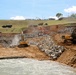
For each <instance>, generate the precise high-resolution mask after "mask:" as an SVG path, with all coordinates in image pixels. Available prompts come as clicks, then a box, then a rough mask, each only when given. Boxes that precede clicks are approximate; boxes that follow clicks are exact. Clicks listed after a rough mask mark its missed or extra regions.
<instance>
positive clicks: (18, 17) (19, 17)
mask: <svg viewBox="0 0 76 75" xmlns="http://www.w3.org/2000/svg"><path fill="white" fill-rule="evenodd" d="M10 19H12V20H25V17H23V16H15V17H11V18H10Z"/></svg>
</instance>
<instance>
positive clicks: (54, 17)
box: [49, 16, 58, 20]
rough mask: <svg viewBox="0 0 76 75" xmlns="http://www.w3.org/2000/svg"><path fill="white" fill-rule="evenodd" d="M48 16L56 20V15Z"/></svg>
mask: <svg viewBox="0 0 76 75" xmlns="http://www.w3.org/2000/svg"><path fill="white" fill-rule="evenodd" d="M49 18H53V19H55V20H58V18H57V17H56V16H50V17H49Z"/></svg>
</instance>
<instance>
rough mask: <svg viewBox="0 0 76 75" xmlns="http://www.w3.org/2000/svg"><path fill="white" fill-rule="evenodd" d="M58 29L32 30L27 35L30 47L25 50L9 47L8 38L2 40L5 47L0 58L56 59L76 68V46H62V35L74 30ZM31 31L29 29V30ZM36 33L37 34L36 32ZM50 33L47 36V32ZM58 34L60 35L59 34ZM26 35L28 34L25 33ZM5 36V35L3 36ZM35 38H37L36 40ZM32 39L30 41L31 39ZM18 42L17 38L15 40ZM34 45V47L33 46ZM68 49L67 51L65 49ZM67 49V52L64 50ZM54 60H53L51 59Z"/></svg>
mask: <svg viewBox="0 0 76 75" xmlns="http://www.w3.org/2000/svg"><path fill="white" fill-rule="evenodd" d="M56 28H58V27H57V26H56V27H52V28H51V27H49V28H47V29H46V27H45V28H42V27H40V28H37V29H38V30H37V29H36V30H35V28H34V31H32V30H33V29H32V28H31V31H30V33H29V31H27V32H28V35H27V37H26V38H27V41H28V42H29V44H30V46H28V47H24V48H18V47H13V48H10V47H8V46H9V45H10V44H11V42H12V41H11V39H12V38H13V37H14V36H13V37H11V38H10V39H9V38H8V37H7V36H5V37H7V38H5V37H2V38H0V43H3V45H4V46H5V47H3V46H0V58H1V59H2V58H4V59H5V57H6V58H10V57H11V58H13V57H14V58H15V57H25V58H34V59H38V60H50V59H51V57H53V59H54V58H56V59H55V61H58V62H60V63H64V64H67V65H70V66H72V67H75V68H76V45H70V46H67V45H65V44H62V43H61V42H63V40H62V39H61V36H62V34H64V32H67V31H68V32H69V31H70V32H72V31H71V30H72V28H71V29H70V28H66V29H65V30H64V29H63V30H62V29H61V27H60V29H61V30H60V29H57V30H56ZM63 28H64V27H63ZM28 30H29V29H28ZM39 30H40V32H39ZM35 31H36V32H35ZM46 31H47V32H49V33H47V34H46V35H45V32H46ZM57 32H58V33H57ZM25 34H26V33H25ZM32 34H33V35H32ZM3 36H4V35H3ZM34 37H35V38H34ZM29 38H30V39H29ZM15 41H16V38H15ZM32 44H33V45H32ZM65 48H66V49H65ZM64 49H65V50H64ZM51 60H52V59H51Z"/></svg>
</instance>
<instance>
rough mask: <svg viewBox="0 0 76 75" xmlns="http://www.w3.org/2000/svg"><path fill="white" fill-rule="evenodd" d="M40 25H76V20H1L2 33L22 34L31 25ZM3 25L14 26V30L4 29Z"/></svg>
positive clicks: (0, 30) (0, 28)
mask: <svg viewBox="0 0 76 75" xmlns="http://www.w3.org/2000/svg"><path fill="white" fill-rule="evenodd" d="M39 23H47V24H48V25H58V24H67V23H76V19H64V20H60V21H58V20H0V32H2V33H20V32H21V30H22V29H25V28H26V27H27V26H29V25H38V24H39ZM3 25H12V28H2V26H3Z"/></svg>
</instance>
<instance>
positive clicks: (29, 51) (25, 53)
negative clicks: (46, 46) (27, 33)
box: [0, 46, 50, 60]
mask: <svg viewBox="0 0 76 75" xmlns="http://www.w3.org/2000/svg"><path fill="white" fill-rule="evenodd" d="M5 57H6V58H8V57H25V58H34V59H38V60H48V59H50V57H48V56H47V55H46V54H45V53H44V52H41V51H40V50H39V49H38V47H36V46H30V47H26V48H18V47H15V48H4V47H2V46H1V47H0V58H5Z"/></svg>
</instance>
